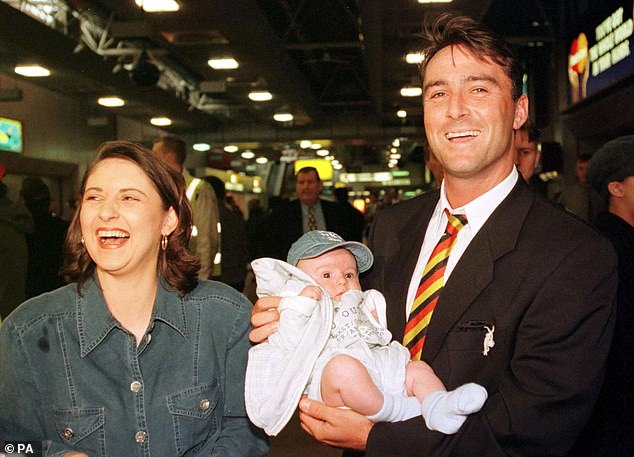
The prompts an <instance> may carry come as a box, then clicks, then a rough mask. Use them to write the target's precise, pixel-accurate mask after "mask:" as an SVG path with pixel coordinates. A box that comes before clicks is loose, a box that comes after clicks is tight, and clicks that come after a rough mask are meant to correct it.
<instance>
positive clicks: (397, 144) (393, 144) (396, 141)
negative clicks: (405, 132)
mask: <svg viewBox="0 0 634 457" xmlns="http://www.w3.org/2000/svg"><path fill="white" fill-rule="evenodd" d="M400 145H401V140H400V139H398V138H394V141H392V146H394V147H395V148H398V147H399V146H400Z"/></svg>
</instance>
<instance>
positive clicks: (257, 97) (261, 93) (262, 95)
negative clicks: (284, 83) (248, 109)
mask: <svg viewBox="0 0 634 457" xmlns="http://www.w3.org/2000/svg"><path fill="white" fill-rule="evenodd" d="M272 98H273V94H271V93H270V92H269V91H268V90H254V91H251V92H249V99H250V100H253V101H254V102H268V101H269V100H271V99H272Z"/></svg>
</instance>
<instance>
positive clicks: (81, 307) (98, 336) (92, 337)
mask: <svg viewBox="0 0 634 457" xmlns="http://www.w3.org/2000/svg"><path fill="white" fill-rule="evenodd" d="M81 290H82V294H81V295H78V296H77V304H76V311H77V332H78V335H79V345H80V351H81V352H80V353H81V356H82V357H86V356H87V355H88V354H89V353H90V352H91V351H92V350H93V349H94V348H95V347H97V346H98V345H99V344H100V343H101V342H102V341H103V340H104V339H105V338H106V336H107V335H108V334H109V333H110V332H111V331H112V330H113V329H114V328H117V327H119V328H120V327H121V325H120V324H119V323H118V322H117V321H116V319H115V318H114V317H113V316H112V314H111V313H110V311H109V310H108V306H107V305H106V302H105V299H104V296H103V293H102V291H101V286H100V284H99V280H98V279H97V275H96V274H95V275H94V276H93V277H92V278H91V279H89V280H87V281H86V282H85V283H84V285H83V287H82V289H81ZM155 321H161V322H163V323H165V324H167V326H168V327H170V328H172V329H174V330H175V331H177V332H178V333H179V334H181V335H182V336H185V335H186V332H187V323H186V319H185V304H184V300H183V299H182V298H181V297H179V295H178V293H177V292H176V291H175V290H173V289H170V288H169V286H168V285H167V284H165V283H164V281H163V280H161V281H159V286H158V289H157V292H156V299H155V301H154V310H153V311H152V318H151V321H150V327H151V328H153V327H154V324H155Z"/></svg>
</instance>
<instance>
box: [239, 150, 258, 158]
mask: <svg viewBox="0 0 634 457" xmlns="http://www.w3.org/2000/svg"><path fill="white" fill-rule="evenodd" d="M240 157H242V158H243V159H247V160H249V159H252V158H254V157H255V153H254V152H253V151H249V150H247V151H244V152H243V153H242V154H240Z"/></svg>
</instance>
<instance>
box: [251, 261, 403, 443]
mask: <svg viewBox="0 0 634 457" xmlns="http://www.w3.org/2000/svg"><path fill="white" fill-rule="evenodd" d="M251 265H252V267H253V271H254V273H255V276H256V280H257V294H258V297H263V296H280V297H283V298H282V300H281V301H280V304H279V308H278V309H279V312H280V321H279V327H278V330H277V332H275V333H274V334H273V335H271V336H270V337H269V339H268V341H267V342H264V343H260V344H258V345H256V346H254V347H253V348H251V349H250V350H249V362H248V365H247V371H246V381H245V402H246V409H247V413H248V415H249V418H250V419H251V421H252V422H253V423H254V424H255V425H256V426H258V427H261V428H263V429H264V431H265V432H266V433H267V434H269V435H277V433H279V431H280V430H282V428H284V426H285V425H286V424H287V423H288V421H289V420H290V418H291V416H292V415H293V412H294V411H295V408H296V407H297V404H298V402H299V400H300V398H301V395H302V394H303V393H304V392H305V393H306V394H307V395H308V397H309V398H313V399H317V400H321V391H320V387H321V375H322V372H323V369H324V367H325V366H326V363H327V362H328V361H329V360H331V359H332V357H333V356H335V355H337V354H347V355H350V356H352V357H354V358H356V359H358V360H359V361H361V363H362V364H363V365H364V366H365V368H366V369H367V370H368V373H369V375H370V377H371V378H372V380H373V381H374V383H375V384H376V386H377V387H378V388H379V390H380V391H381V392H383V393H389V394H392V395H402V396H406V395H407V394H406V392H405V366H406V365H407V363H408V361H409V358H410V356H409V352H408V351H407V349H406V348H404V347H403V346H402V345H401V344H399V343H397V342H390V341H391V339H392V335H391V333H390V332H389V331H388V330H387V329H386V328H385V325H386V315H385V309H386V304H385V299H384V298H383V295H382V294H381V293H380V292H378V291H376V290H368V291H365V292H361V291H357V290H351V291H348V292H346V293H345V294H344V295H343V296H342V298H341V301H340V302H338V303H334V302H333V301H332V300H331V299H330V297H329V296H328V293H327V292H326V291H325V290H324V289H322V298H321V299H320V300H313V299H311V298H308V297H300V296H298V294H299V293H300V292H302V290H304V288H305V287H306V286H309V285H313V286H317V283H316V282H315V281H314V280H313V279H312V278H311V277H310V276H308V275H307V274H306V273H304V272H303V271H301V270H300V269H298V268H296V267H294V266H292V265H290V264H288V263H286V262H282V261H280V260H276V259H271V258H263V259H257V260H255V261H253V262H252V264H251ZM373 309H376V312H377V315H378V317H379V319H378V321H377V320H376V319H375V318H374V317H373V316H372V314H371V312H372V310H373Z"/></svg>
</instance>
